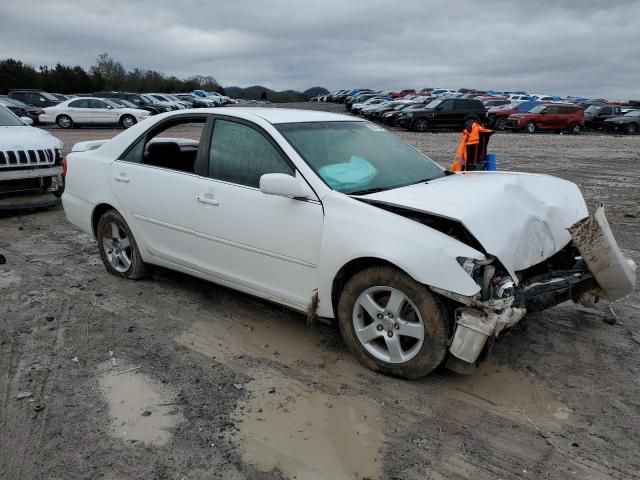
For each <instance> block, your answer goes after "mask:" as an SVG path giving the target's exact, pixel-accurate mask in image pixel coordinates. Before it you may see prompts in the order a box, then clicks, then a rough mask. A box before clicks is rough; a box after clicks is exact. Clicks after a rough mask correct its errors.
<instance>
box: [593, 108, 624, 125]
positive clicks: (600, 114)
mask: <svg viewBox="0 0 640 480" xmlns="http://www.w3.org/2000/svg"><path fill="white" fill-rule="evenodd" d="M621 115H622V109H621V108H620V107H619V106H617V105H590V106H589V107H587V109H586V110H585V111H584V128H589V129H592V130H597V129H600V128H603V127H604V121H605V120H606V119H607V118H613V117H619V116H621Z"/></svg>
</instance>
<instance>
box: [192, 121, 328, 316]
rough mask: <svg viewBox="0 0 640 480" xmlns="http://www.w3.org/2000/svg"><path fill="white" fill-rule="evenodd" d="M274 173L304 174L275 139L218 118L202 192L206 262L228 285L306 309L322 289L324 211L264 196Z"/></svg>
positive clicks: (200, 228) (200, 221)
mask: <svg viewBox="0 0 640 480" xmlns="http://www.w3.org/2000/svg"><path fill="white" fill-rule="evenodd" d="M266 173H285V174H289V175H293V176H296V175H298V176H299V173H297V172H296V171H295V168H294V167H293V166H292V164H291V163H290V161H289V160H288V159H287V158H286V156H285V154H284V153H283V152H282V151H281V150H280V149H279V147H277V144H276V143H275V141H274V140H273V139H272V138H270V136H269V135H268V134H267V133H265V132H263V131H261V130H260V129H259V128H258V127H256V126H255V125H252V124H251V123H249V122H243V121H235V120H234V121H232V120H225V119H220V118H218V119H216V121H215V123H214V127H213V135H212V138H211V147H210V155H209V169H208V179H200V180H199V181H198V188H197V192H196V195H197V198H198V199H199V205H198V208H197V212H196V226H195V229H196V231H197V232H198V234H199V235H198V244H199V247H198V251H199V258H200V259H201V261H202V267H203V268H204V269H206V271H207V273H209V274H211V275H214V276H216V277H218V278H220V279H221V280H223V281H226V282H229V283H231V284H235V285H237V286H241V287H242V288H244V289H245V290H247V291H254V292H259V294H261V295H262V296H266V297H268V298H273V299H274V300H279V301H281V302H284V303H287V304H289V305H290V306H293V307H294V308H304V306H305V305H307V304H308V303H309V301H310V299H311V296H312V294H313V290H314V289H315V288H316V284H317V282H316V271H317V268H316V265H317V261H318V255H319V251H320V240H321V234H322V225H323V220H324V215H323V211H322V205H321V204H320V202H319V201H318V200H317V199H314V200H297V199H292V198H285V197H280V196H275V195H266V194H264V193H262V192H261V191H260V189H259V183H260V177H261V176H262V175H264V174H266ZM299 179H300V181H302V182H304V179H302V178H300V177H299Z"/></svg>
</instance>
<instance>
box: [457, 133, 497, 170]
mask: <svg viewBox="0 0 640 480" xmlns="http://www.w3.org/2000/svg"><path fill="white" fill-rule="evenodd" d="M481 133H493V130H489V129H488V128H484V127H483V126H482V125H481V124H480V123H478V122H473V123H472V124H471V131H469V130H468V129H466V128H465V129H464V130H463V131H462V135H460V144H459V145H458V149H457V150H456V156H455V158H454V159H453V162H452V163H451V165H450V166H449V170H451V171H452V172H462V171H464V170H466V169H467V147H468V146H471V145H478V144H479V143H480V134H481Z"/></svg>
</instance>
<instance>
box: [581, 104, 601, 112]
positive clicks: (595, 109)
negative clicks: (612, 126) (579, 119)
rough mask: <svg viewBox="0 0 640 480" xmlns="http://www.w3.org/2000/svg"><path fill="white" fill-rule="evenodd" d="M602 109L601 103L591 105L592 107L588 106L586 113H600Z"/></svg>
mask: <svg viewBox="0 0 640 480" xmlns="http://www.w3.org/2000/svg"><path fill="white" fill-rule="evenodd" d="M600 110H602V107H601V106H600V105H591V106H590V107H587V109H586V110H585V111H584V113H598V112H599V111H600Z"/></svg>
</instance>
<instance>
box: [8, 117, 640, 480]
mask: <svg viewBox="0 0 640 480" xmlns="http://www.w3.org/2000/svg"><path fill="white" fill-rule="evenodd" d="M295 106H300V105H295ZM303 106H305V107H307V106H311V107H313V108H323V109H334V110H335V109H337V108H338V109H339V107H335V106H331V105H322V104H321V105H318V104H315V105H314V104H305V105H303ZM51 131H52V132H53V133H54V134H55V135H57V136H59V137H60V138H61V139H63V140H64V141H65V144H66V147H67V148H70V147H71V146H72V144H73V143H74V142H76V141H80V140H89V139H98V138H108V137H111V136H112V135H114V134H117V133H118V131H117V130H110V129H80V130H72V131H61V130H57V129H52V130H51ZM398 134H399V135H401V136H402V137H403V138H405V139H406V140H408V141H409V142H410V143H412V144H413V145H415V146H416V147H417V148H419V149H421V150H423V151H425V152H426V153H427V154H429V155H430V156H431V157H432V158H433V159H434V160H436V161H438V162H441V163H443V164H446V163H448V162H449V161H450V159H451V156H452V154H453V152H454V150H455V146H456V143H457V139H458V134H457V133H437V134H430V133H427V134H414V133H407V132H404V131H399V132H398ZM491 150H493V151H494V152H496V153H497V155H498V161H499V167H500V168H503V169H510V170H524V171H533V172H539V173H550V174H553V175H557V176H559V177H562V178H566V179H569V180H572V181H574V182H576V183H578V184H579V185H580V187H581V188H582V190H583V192H584V195H585V197H586V199H587V202H588V203H589V205H590V206H594V205H595V204H596V202H598V201H604V202H605V203H606V205H607V212H608V215H609V220H610V222H611V225H612V228H613V230H614V232H615V234H616V236H617V238H618V240H619V243H620V246H621V248H622V249H623V251H624V252H625V254H627V255H628V256H630V257H632V258H634V260H635V261H636V262H637V263H640V188H639V185H640V169H639V168H638V167H639V165H640V136H636V137H626V136H605V135H599V134H590V135H580V136H568V135H553V134H548V135H547V134H537V135H525V134H498V135H495V136H494V138H493V139H492V142H491ZM0 253H1V254H2V255H4V256H5V257H6V263H5V264H2V265H0V401H1V402H2V409H1V411H0V415H1V417H0V478H2V479H38V480H39V479H56V480H57V479H60V480H62V479H65V480H66V479H85V478H86V479H93V478H104V479H114V480H115V479H178V480H180V479H188V480H195V479H205V478H206V479H210V478H223V479H251V480H253V479H280V478H297V479H305V480H307V479H331V480H333V479H365V478H368V479H403V480H409V479H515V478H531V479H566V478H576V479H604V478H615V479H628V478H638V475H639V474H638V473H637V472H638V471H640V456H639V455H638V453H639V449H638V448H639V447H638V445H640V362H639V359H640V298H639V297H640V296H639V295H638V292H634V294H632V295H631V296H629V297H628V298H626V299H624V300H621V301H619V302H616V303H615V304H614V305H613V307H612V310H610V309H609V308H608V307H607V306H605V305H601V306H600V307H599V308H598V309H596V310H587V309H584V308H579V307H577V306H575V305H573V304H564V305H561V306H558V307H556V308H553V309H551V310H548V311H546V312H544V313H542V314H534V315H530V316H529V317H527V319H526V321H525V322H523V323H522V324H521V325H520V326H518V327H517V328H516V329H515V330H513V331H511V332H509V333H506V334H505V335H503V336H502V337H500V339H499V341H498V342H497V344H496V345H495V348H494V351H493V358H492V359H491V361H490V362H489V363H487V364H485V365H484V366H483V367H482V368H480V369H479V370H478V371H477V372H476V373H475V374H474V375H472V376H461V375H457V374H454V373H451V372H448V371H445V370H443V371H439V372H437V373H435V374H433V375H431V376H429V377H428V378H425V379H422V380H419V381H413V382H407V381H401V380H398V379H394V378H389V377H385V376H381V375H377V374H374V373H372V372H370V371H368V370H366V369H364V368H363V367H361V366H360V365H359V364H357V363H356V362H355V361H354V360H353V359H352V358H351V356H350V355H349V354H348V353H347V352H346V350H345V346H344V344H343V342H342V341H341V339H340V336H339V334H338V333H337V332H336V330H335V329H333V328H331V327H329V326H323V325H315V326H312V327H311V328H307V327H306V326H305V318H303V317H302V316H301V315H299V314H296V313H292V312H290V311H287V310H285V309H282V308H279V307H277V306H273V305H271V304H268V303H266V302H263V301H261V300H257V299H255V298H251V297H249V296H246V295H243V294H239V293H236V292H234V291H231V290H229V289H226V288H223V287H219V286H216V285H213V284H210V283H207V282H204V281H201V280H198V279H195V278H192V277H189V276H186V275H182V274H177V273H173V272H170V271H167V270H156V271H155V273H154V275H153V276H152V278H150V279H148V280H145V281H140V282H131V281H124V280H121V279H119V278H115V277H113V276H110V275H108V274H107V273H106V271H105V269H104V268H103V267H102V265H101V263H100V259H99V256H98V251H97V248H96V246H95V244H94V243H93V242H92V241H91V240H90V239H89V237H88V236H87V235H85V234H82V233H80V232H78V231H77V230H76V229H75V228H74V227H72V226H71V225H70V224H68V223H67V222H66V221H65V218H64V212H63V211H62V209H61V208H53V209H48V210H44V211H31V212H20V213H15V214H11V215H4V216H1V217H0ZM605 320H608V321H611V320H615V324H613V325H610V324H608V323H605ZM20 397H24V398H20Z"/></svg>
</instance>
